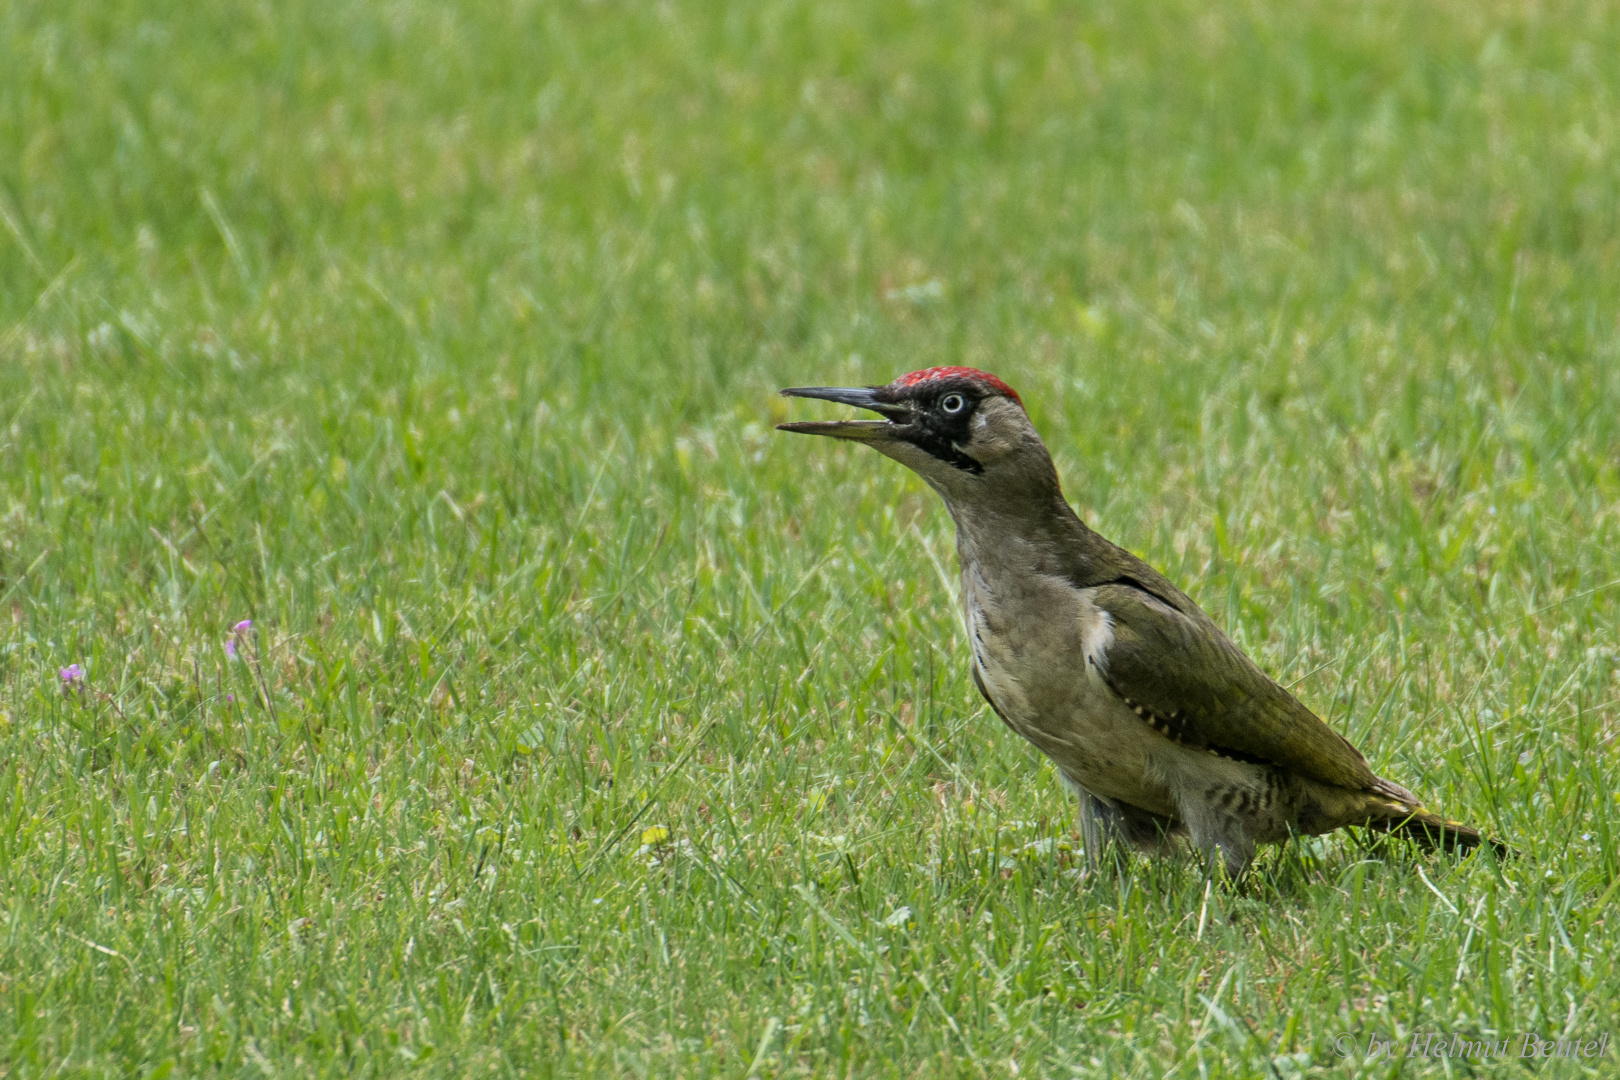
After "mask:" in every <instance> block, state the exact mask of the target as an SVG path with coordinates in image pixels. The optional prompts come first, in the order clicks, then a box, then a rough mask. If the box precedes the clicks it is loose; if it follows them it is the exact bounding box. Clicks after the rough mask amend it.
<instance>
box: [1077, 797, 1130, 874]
mask: <svg viewBox="0 0 1620 1080" xmlns="http://www.w3.org/2000/svg"><path fill="white" fill-rule="evenodd" d="M1079 792H1080V836H1081V838H1082V839H1083V840H1084V842H1085V845H1086V865H1087V866H1089V867H1091V869H1093V870H1096V869H1098V868H1099V867H1101V865H1102V854H1103V849H1104V848H1105V847H1107V848H1114V847H1115V843H1114V842H1115V841H1117V840H1119V839H1120V838H1121V835H1120V833H1121V830H1120V820H1119V818H1120V815H1119V811H1118V810H1116V809H1115V808H1114V807H1112V806H1110V805H1109V804H1108V803H1105V802H1103V801H1102V800H1101V799H1099V798H1097V796H1095V795H1093V794H1092V793H1091V792H1089V791H1087V790H1086V789H1084V788H1080V789H1079ZM1116 850H1117V849H1116Z"/></svg>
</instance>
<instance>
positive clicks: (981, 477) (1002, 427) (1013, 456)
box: [777, 367, 1055, 500]
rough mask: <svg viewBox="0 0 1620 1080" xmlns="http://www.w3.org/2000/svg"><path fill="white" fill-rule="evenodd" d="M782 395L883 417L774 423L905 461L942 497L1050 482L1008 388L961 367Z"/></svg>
mask: <svg viewBox="0 0 1620 1080" xmlns="http://www.w3.org/2000/svg"><path fill="white" fill-rule="evenodd" d="M782 394H783V395H784V396H785V397H805V398H820V399H822V400H823V401H836V402H839V403H840V404H843V405H854V406H856V407H857V408H861V409H870V410H871V411H873V412H875V413H878V414H880V415H881V416H883V417H884V419H882V420H831V421H812V422H807V423H796V424H778V425H777V428H778V430H781V431H797V432H801V433H803V434H805V435H830V436H832V437H833V438H835V439H852V440H855V441H858V442H863V443H866V444H867V445H868V446H870V447H872V448H873V449H874V450H876V451H878V452H879V453H881V454H885V455H887V456H888V457H891V458H894V459H895V460H896V461H898V462H900V463H901V464H902V465H905V466H906V467H907V468H909V469H911V470H912V471H913V472H915V473H917V474H918V475H919V476H921V477H922V478H923V479H924V480H926V481H928V483H929V485H930V486H931V487H933V488H934V489H935V490H937V491H939V492H940V494H942V495H944V496H945V497H946V499H947V500H955V499H973V498H974V497H975V496H979V497H983V496H984V495H985V494H987V493H990V492H993V491H996V490H1004V489H1005V488H1006V486H1007V485H1009V484H1011V485H1015V486H1018V487H1022V486H1024V485H1023V484H1022V483H1020V481H1037V482H1040V483H1042V484H1045V483H1046V482H1048V481H1055V476H1054V474H1053V471H1052V460H1051V458H1050V457H1049V456H1048V454H1047V452H1046V447H1045V445H1044V444H1043V443H1042V442H1041V437H1040V435H1039V434H1037V433H1036V431H1035V426H1034V425H1033V424H1031V423H1030V422H1029V417H1028V415H1026V414H1025V412H1024V403H1023V401H1022V400H1020V399H1019V397H1018V394H1017V392H1016V391H1015V390H1013V388H1012V387H1010V386H1008V385H1007V384H1006V383H1004V382H1002V381H1001V380H1000V379H998V378H996V377H995V376H994V375H991V374H990V373H989V372H985V371H979V370H978V369H977V368H968V367H934V368H926V369H924V370H922V371H913V372H911V373H910V374H908V375H902V376H900V377H899V378H898V379H896V380H894V381H893V382H891V383H889V384H888V385H887V386H799V387H793V388H791V389H787V390H783V391H782Z"/></svg>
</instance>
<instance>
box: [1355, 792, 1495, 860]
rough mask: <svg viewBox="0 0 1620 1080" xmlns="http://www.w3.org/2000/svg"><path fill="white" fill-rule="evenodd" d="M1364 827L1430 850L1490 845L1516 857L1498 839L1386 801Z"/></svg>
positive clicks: (1459, 849) (1466, 849)
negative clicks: (1401, 838) (1415, 843)
mask: <svg viewBox="0 0 1620 1080" xmlns="http://www.w3.org/2000/svg"><path fill="white" fill-rule="evenodd" d="M1364 824H1365V825H1366V826H1367V828H1369V829H1375V830H1377V831H1378V832H1386V833H1390V834H1392V835H1396V836H1404V837H1406V838H1407V839H1408V840H1415V841H1417V842H1418V843H1419V844H1422V845H1423V846H1424V847H1426V848H1430V849H1434V848H1439V849H1440V850H1442V851H1461V852H1467V851H1472V850H1473V849H1474V848H1477V847H1479V846H1480V845H1481V844H1489V845H1490V846H1491V848H1492V849H1493V850H1494V851H1495V852H1496V854H1497V855H1498V856H1504V857H1505V856H1508V855H1511V854H1513V849H1512V848H1510V847H1508V846H1507V845H1506V844H1504V843H1502V841H1500V840H1497V839H1496V838H1494V837H1488V836H1485V835H1483V834H1482V833H1481V832H1480V831H1479V830H1478V829H1476V828H1474V827H1473V826H1472V825H1464V824H1463V823H1462V822H1460V821H1452V820H1451V819H1450V818H1443V817H1441V816H1440V815H1439V814H1434V813H1430V812H1429V811H1427V810H1424V809H1421V808H1419V807H1415V806H1402V805H1400V804H1399V803H1385V802H1384V801H1383V800H1382V799H1380V800H1379V801H1378V804H1377V805H1376V806H1375V807H1374V808H1372V813H1371V814H1369V815H1368V817H1367V820H1366V821H1365V822H1364Z"/></svg>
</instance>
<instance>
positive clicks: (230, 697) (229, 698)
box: [225, 694, 236, 702]
mask: <svg viewBox="0 0 1620 1080" xmlns="http://www.w3.org/2000/svg"><path fill="white" fill-rule="evenodd" d="M225 700H226V701H227V702H235V701H236V695H235V694H226V695H225Z"/></svg>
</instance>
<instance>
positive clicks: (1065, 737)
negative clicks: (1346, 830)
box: [780, 367, 1495, 875]
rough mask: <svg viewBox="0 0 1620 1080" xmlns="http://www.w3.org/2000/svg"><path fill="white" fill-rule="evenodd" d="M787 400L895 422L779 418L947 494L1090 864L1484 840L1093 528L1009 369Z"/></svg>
mask: <svg viewBox="0 0 1620 1080" xmlns="http://www.w3.org/2000/svg"><path fill="white" fill-rule="evenodd" d="M782 393H783V394H785V395H787V396H789V397H803V398H820V399H823V400H826V401H835V402H840V403H842V404H845V405H854V406H856V407H858V408H862V409H869V410H871V411H873V412H875V413H878V414H880V415H881V416H883V417H884V419H882V420H852V421H833V422H817V423H796V424H782V425H781V426H780V427H781V430H783V431H797V432H803V433H804V434H808V435H829V436H832V437H833V438H837V439H851V440H855V441H858V442H862V443H865V444H866V445H868V446H870V447H872V448H873V449H874V450H876V451H878V452H879V453H880V454H884V455H886V456H887V457H891V458H893V459H894V460H896V461H898V462H900V463H901V464H902V465H904V466H906V467H907V468H909V469H911V470H912V471H913V472H915V473H917V475H919V476H921V477H922V478H923V480H924V481H926V482H927V484H928V485H929V486H930V487H932V488H933V489H934V490H935V491H937V492H939V494H940V496H941V497H942V498H943V499H944V500H945V506H946V508H947V509H948V510H949V511H950V514H951V517H952V519H953V520H954V521H955V522H956V551H957V557H958V560H959V562H960V565H961V572H962V607H963V609H964V615H965V617H966V623H967V637H968V643H969V644H970V645H971V646H972V649H973V665H972V668H973V680H974V682H975V683H976V684H977V685H978V687H979V691H980V692H981V693H982V694H983V695H984V697H985V700H986V701H988V702H989V703H990V707H991V708H992V709H993V710H995V713H996V715H997V716H999V717H1001V719H1002V720H1003V721H1004V722H1005V723H1006V724H1007V726H1008V727H1010V728H1011V729H1012V730H1013V731H1015V732H1017V733H1018V734H1019V735H1022V736H1023V737H1024V738H1025V739H1028V740H1029V741H1030V742H1032V743H1034V744H1035V746H1036V748H1037V749H1039V750H1040V751H1041V752H1042V753H1044V754H1046V755H1047V756H1048V757H1049V758H1051V759H1052V762H1053V764H1055V765H1056V766H1057V769H1058V772H1059V773H1060V774H1061V775H1062V776H1063V777H1064V778H1065V779H1066V780H1067V781H1068V782H1069V783H1070V784H1071V785H1073V787H1075V788H1076V789H1078V792H1079V795H1080V805H1081V829H1082V835H1083V837H1084V840H1085V844H1086V848H1087V851H1088V853H1090V854H1091V855H1092V856H1093V857H1095V854H1096V852H1098V851H1099V850H1100V848H1101V847H1102V846H1103V844H1104V843H1105V842H1107V841H1109V840H1114V839H1117V840H1123V841H1124V842H1125V843H1128V844H1130V845H1131V846H1133V847H1136V848H1138V849H1142V850H1148V851H1158V852H1167V851H1169V850H1170V849H1171V848H1173V846H1174V842H1173V840H1172V839H1171V838H1172V837H1175V836H1178V835H1189V836H1190V837H1191V841H1192V844H1193V846H1194V847H1195V848H1196V849H1198V850H1199V851H1201V852H1202V853H1204V855H1205V856H1206V857H1209V858H1213V857H1214V856H1215V855H1217V854H1218V855H1219V856H1220V858H1221V860H1222V862H1223V863H1224V865H1225V868H1226V870H1227V872H1228V873H1230V874H1233V875H1236V874H1238V873H1240V872H1241V871H1242V870H1243V869H1244V868H1245V867H1247V866H1248V865H1249V863H1250V861H1251V860H1252V859H1253V858H1254V852H1255V845H1257V844H1267V843H1278V842H1281V841H1283V840H1285V839H1287V838H1288V837H1289V836H1290V835H1293V834H1296V833H1304V834H1311V835H1315V834H1320V833H1325V832H1329V831H1331V830H1334V829H1338V828H1342V827H1344V826H1346V825H1362V826H1367V827H1370V828H1373V829H1378V830H1383V831H1388V832H1398V833H1402V834H1404V835H1406V836H1409V837H1412V838H1414V839H1416V840H1418V841H1420V842H1422V843H1424V844H1426V845H1429V846H1441V847H1444V848H1446V849H1448V850H1449V849H1457V848H1472V847H1475V846H1477V845H1478V844H1479V843H1480V839H1481V838H1480V834H1479V832H1478V830H1476V829H1472V828H1469V827H1468V826H1467V825H1463V824H1461V823H1459V822H1455V821H1448V820H1446V819H1445V818H1442V817H1439V816H1438V815H1436V814H1433V813H1430V812H1429V811H1427V810H1425V809H1424V808H1423V806H1422V804H1421V803H1419V802H1418V800H1417V798H1416V797H1415V796H1413V794H1412V793H1411V792H1409V791H1407V790H1406V789H1405V788H1403V787H1401V786H1400V785H1399V784H1396V783H1393V782H1391V781H1389V780H1385V779H1383V778H1381V777H1379V776H1375V775H1374V774H1373V771H1372V770H1371V769H1370V768H1368V766H1367V761H1366V759H1365V758H1363V757H1362V756H1361V753H1360V752H1359V751H1358V750H1357V749H1356V748H1355V747H1354V746H1352V745H1351V744H1350V742H1349V741H1348V740H1347V739H1345V738H1344V737H1343V736H1342V735H1339V734H1338V733H1337V732H1335V731H1334V730H1333V729H1331V728H1329V727H1328V726H1327V724H1325V723H1323V722H1322V720H1321V719H1320V718H1319V717H1318V716H1317V715H1316V714H1315V713H1313V712H1311V710H1310V709H1308V708H1306V707H1305V706H1304V705H1302V704H1301V703H1300V702H1299V700H1298V699H1297V698H1295V697H1294V696H1293V695H1292V694H1290V693H1289V692H1288V691H1287V690H1285V689H1283V688H1282V687H1281V686H1279V685H1277V683H1276V682H1274V681H1272V680H1271V679H1270V678H1269V677H1268V676H1267V675H1266V673H1265V672H1263V671H1261V670H1260V668H1259V667H1257V666H1256V665H1255V663H1254V662H1253V661H1252V660H1250V659H1249V658H1248V657H1247V656H1245V655H1244V654H1243V652H1242V651H1241V650H1240V649H1238V647H1237V646H1236V645H1234V644H1233V643H1232V641H1231V640H1230V639H1229V638H1228V637H1227V636H1226V635H1225V634H1223V633H1222V632H1221V629H1220V627H1218V626H1216V625H1215V622H1214V620H1212V619H1211V618H1210V617H1209V616H1208V615H1207V614H1205V613H1204V611H1203V609H1202V608H1200V607H1199V606H1198V605H1197V604H1195V603H1193V602H1192V600H1191V599H1189V598H1188V597H1187V594H1185V593H1183V592H1182V591H1181V590H1180V589H1178V588H1176V587H1175V586H1174V585H1172V584H1171V583H1170V582H1169V580H1167V579H1166V578H1165V577H1164V576H1163V575H1161V574H1159V573H1158V572H1157V571H1156V570H1154V569H1153V568H1152V567H1151V566H1149V565H1148V564H1147V563H1145V562H1143V561H1142V560H1141V559H1138V558H1137V557H1136V556H1135V555H1132V554H1131V553H1130V552H1128V551H1126V550H1125V549H1124V548H1121V547H1119V546H1117V545H1115V544H1112V543H1110V542H1109V541H1107V540H1105V539H1103V538H1102V537H1101V536H1099V535H1097V533H1095V532H1093V531H1092V530H1091V529H1089V528H1087V527H1086V525H1085V523H1083V522H1082V521H1081V520H1080V518H1079V517H1078V516H1076V514H1075V512H1074V511H1073V510H1072V509H1070V507H1069V504H1068V503H1067V502H1065V501H1064V498H1063V491H1062V488H1061V487H1060V486H1059V483H1058V476H1057V470H1056V469H1055V468H1054V467H1053V465H1052V458H1051V455H1050V454H1048V453H1047V450H1046V445H1045V444H1044V443H1043V442H1042V441H1041V437H1040V435H1039V434H1038V433H1037V432H1036V431H1035V427H1034V425H1033V424H1031V423H1030V420H1029V417H1028V415H1027V414H1026V413H1025V412H1024V406H1023V402H1022V401H1021V400H1020V398H1019V397H1018V394H1017V393H1015V392H1014V391H1013V389H1012V388H1011V387H1009V386H1008V385H1007V384H1006V383H1004V382H1002V381H1001V380H1000V379H998V378H996V377H995V376H994V375H990V374H988V373H986V372H982V371H978V370H976V369H974V368H963V367H938V368H929V369H927V370H925V371H914V372H912V373H911V374H909V375H902V376H901V377H900V378H898V379H896V380H894V382H892V383H889V384H888V385H887V386H868V387H800V388H795V389H789V390H783V391H782ZM1492 842H1493V843H1495V841H1492Z"/></svg>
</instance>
